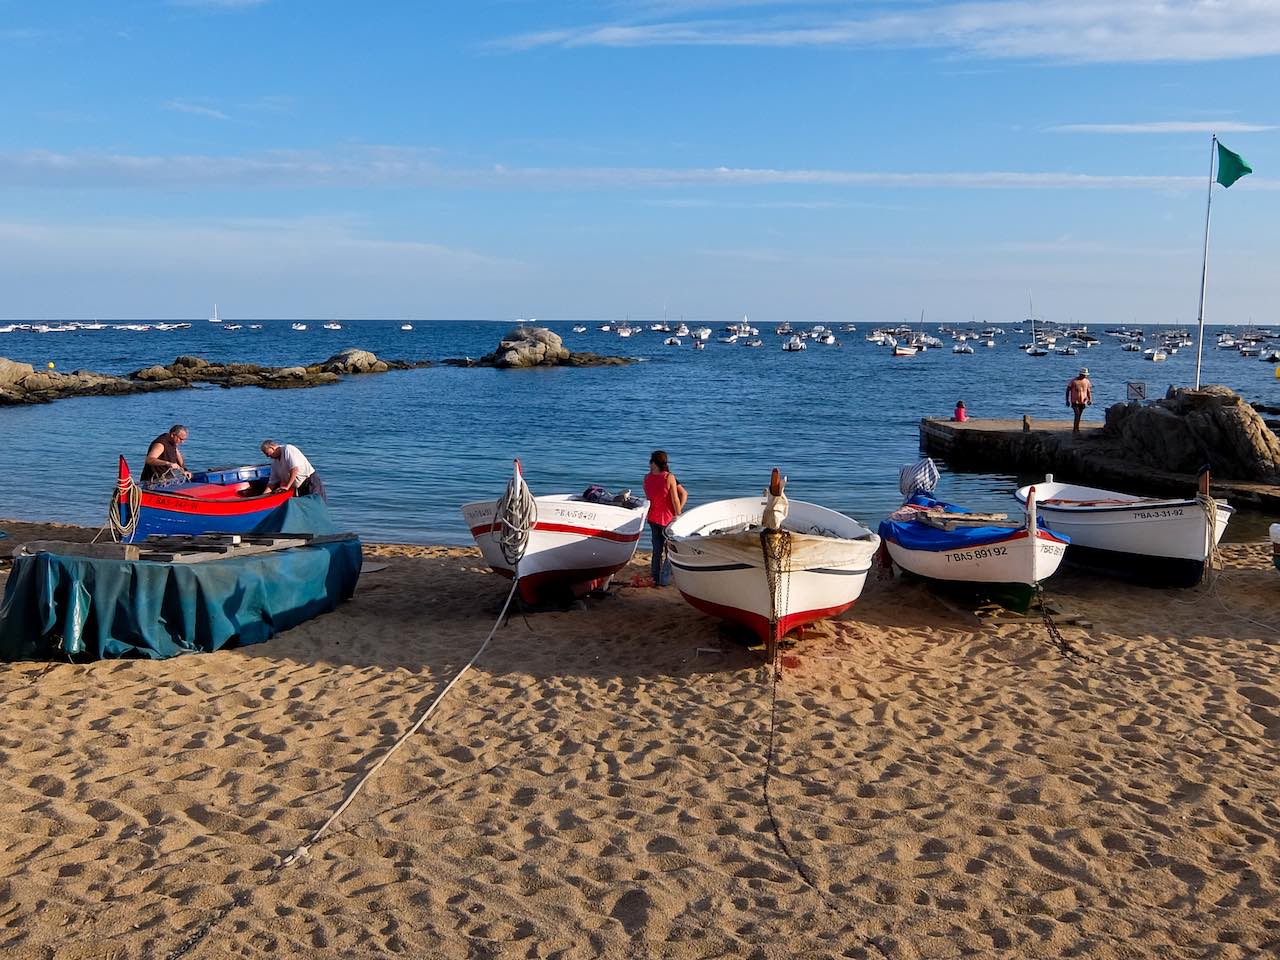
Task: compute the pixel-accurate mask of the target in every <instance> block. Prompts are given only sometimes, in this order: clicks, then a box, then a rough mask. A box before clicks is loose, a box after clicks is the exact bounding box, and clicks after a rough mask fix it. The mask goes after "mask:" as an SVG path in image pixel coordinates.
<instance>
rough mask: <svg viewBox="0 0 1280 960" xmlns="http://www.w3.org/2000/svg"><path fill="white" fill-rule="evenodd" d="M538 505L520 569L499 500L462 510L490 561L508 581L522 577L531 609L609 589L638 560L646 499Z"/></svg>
mask: <svg viewBox="0 0 1280 960" xmlns="http://www.w3.org/2000/svg"><path fill="white" fill-rule="evenodd" d="M516 469H517V470H519V466H518V465H517V468H516ZM533 502H534V504H535V505H536V512H535V513H534V516H533V518H532V523H531V526H530V529H529V540H528V544H527V546H526V547H525V549H524V555H523V556H522V557H521V558H520V560H519V561H518V563H517V564H515V565H513V564H511V563H510V562H508V560H507V558H506V557H505V556H504V555H503V551H502V544H501V541H500V535H501V529H502V522H501V519H500V518H499V516H498V515H497V511H498V503H499V501H497V500H481V501H478V502H476V503H468V504H466V505H465V506H463V508H462V516H463V518H464V519H465V520H466V522H467V527H468V528H469V529H470V530H471V536H472V537H474V538H475V541H476V546H478V547H479V548H480V552H481V554H483V555H484V559H485V562H486V563H487V564H489V566H490V567H491V568H492V569H493V571H494V573H497V574H500V575H501V576H504V577H507V578H508V579H510V578H511V577H513V576H516V575H517V573H518V574H519V578H520V584H519V589H520V597H521V599H522V600H524V601H525V602H526V603H531V604H536V603H540V602H542V601H544V600H548V599H553V598H555V597H557V596H559V597H564V596H566V595H581V594H583V593H586V592H588V591H590V590H592V589H603V588H604V587H605V586H607V585H608V582H609V579H610V578H611V577H612V576H613V575H614V574H615V573H617V572H618V571H619V570H621V569H622V568H623V567H624V566H626V565H627V564H628V563H630V562H631V558H632V557H633V556H634V555H635V552H636V545H637V543H638V542H639V540H640V534H641V533H642V532H643V530H644V525H645V515H646V514H647V513H648V510H649V502H648V501H647V500H629V501H628V503H627V504H626V505H621V504H614V503H594V502H592V501H590V500H585V499H583V498H582V497H581V496H576V495H573V494H568V493H560V494H550V495H548V496H542V497H535V498H533Z"/></svg>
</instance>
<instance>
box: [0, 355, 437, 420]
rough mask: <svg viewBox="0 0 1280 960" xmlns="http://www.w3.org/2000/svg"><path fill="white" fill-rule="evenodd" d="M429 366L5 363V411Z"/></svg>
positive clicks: (288, 385)
mask: <svg viewBox="0 0 1280 960" xmlns="http://www.w3.org/2000/svg"><path fill="white" fill-rule="evenodd" d="M430 365H431V364H430V362H429V361H425V360H420V361H408V360H380V359H379V358H378V357H376V356H374V355H373V354H372V353H370V352H369V351H367V350H357V349H350V350H343V351H342V352H341V353H337V354H335V355H334V356H332V357H330V358H329V359H328V360H325V361H323V362H322V363H317V364H312V365H311V366H306V367H302V366H289V367H264V366H260V365H259V364H256V363H211V362H209V361H208V360H204V359H202V358H200V357H191V356H182V357H178V358H177V359H175V360H174V361H173V363H171V364H168V365H163V364H156V365H154V366H150V367H143V368H142V369H141V370H135V371H134V372H133V373H130V374H128V375H127V376H123V377H114V376H107V375H104V374H99V373H93V372H91V371H89V370H77V371H75V372H74V373H70V374H64V373H54V372H51V371H50V372H45V371H37V370H35V369H34V368H33V367H32V366H31V365H30V364H28V363H18V362H16V361H13V360H8V359H5V358H4V357H0V406H13V405H16V404H24V403H48V402H50V401H52V400H60V399H62V398H64V397H85V396H104V395H116V394H126V393H148V392H151V391H154V390H181V389H183V388H185V387H190V386H192V385H193V384H197V383H212V384H217V385H218V386H221V387H262V388H264V389H267V390H284V389H293V388H300V387H318V386H323V385H325V384H329V383H337V382H338V380H339V379H340V378H341V376H342V375H346V374H361V373H385V372H386V371H388V370H411V369H414V368H417V367H427V366H430Z"/></svg>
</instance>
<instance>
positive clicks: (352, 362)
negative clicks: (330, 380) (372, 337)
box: [319, 347, 389, 373]
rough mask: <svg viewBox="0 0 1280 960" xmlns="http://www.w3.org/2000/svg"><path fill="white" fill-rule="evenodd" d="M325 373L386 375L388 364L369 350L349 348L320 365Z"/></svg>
mask: <svg viewBox="0 0 1280 960" xmlns="http://www.w3.org/2000/svg"><path fill="white" fill-rule="evenodd" d="M319 367H320V370H321V371H322V372H324V373H386V372H387V370H388V369H389V368H388V366H387V364H386V362H385V361H383V360H379V359H378V358H377V357H376V356H375V355H374V354H372V353H370V352H369V351H368V350H360V349H358V348H356V347H348V348H347V349H346V350H343V351H341V352H340V353H335V354H334V355H333V356H332V357H330V358H329V359H328V360H326V361H325V362H324V363H321V364H319Z"/></svg>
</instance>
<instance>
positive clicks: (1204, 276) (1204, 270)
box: [1196, 133, 1218, 390]
mask: <svg viewBox="0 0 1280 960" xmlns="http://www.w3.org/2000/svg"><path fill="white" fill-rule="evenodd" d="M1217 159H1218V135H1217V134H1216V133H1215V134H1214V135H1213V140H1212V141H1211V142H1210V144H1209V198H1208V199H1207V200H1206V201H1205V204H1204V260H1202V261H1201V264H1200V337H1199V339H1198V340H1197V341H1196V389H1197V390H1199V389H1200V358H1201V356H1202V355H1203V354H1204V290H1205V284H1206V283H1207V282H1208V280H1209V211H1210V209H1211V208H1212V206H1213V164H1214V161H1216V160H1217Z"/></svg>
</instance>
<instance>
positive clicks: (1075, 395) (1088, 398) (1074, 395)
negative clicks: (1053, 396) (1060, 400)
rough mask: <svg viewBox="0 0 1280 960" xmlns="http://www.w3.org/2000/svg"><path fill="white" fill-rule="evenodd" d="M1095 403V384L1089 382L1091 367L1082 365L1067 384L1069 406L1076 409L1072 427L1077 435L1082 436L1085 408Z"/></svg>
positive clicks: (1073, 432) (1072, 430)
mask: <svg viewBox="0 0 1280 960" xmlns="http://www.w3.org/2000/svg"><path fill="white" fill-rule="evenodd" d="M1092 405H1093V384H1092V383H1090V382H1089V368H1088V367H1081V368H1080V372H1079V373H1078V374H1077V375H1076V377H1075V379H1074V380H1072V381H1070V382H1069V383H1068V384H1067V406H1068V407H1070V408H1071V409H1072V410H1074V411H1075V415H1076V422H1075V426H1073V427H1072V428H1071V432H1072V434H1073V435H1075V436H1077V437H1078V436H1080V417H1081V415H1083V414H1084V408H1085V407H1089V406H1092Z"/></svg>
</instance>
